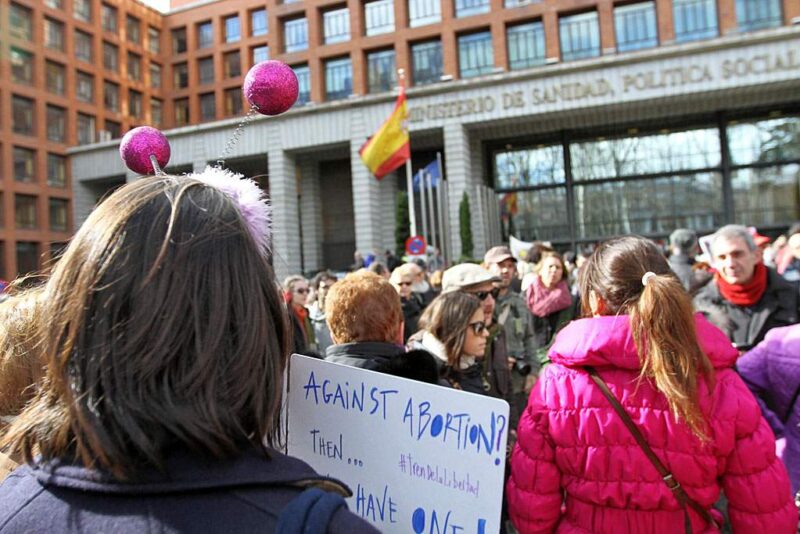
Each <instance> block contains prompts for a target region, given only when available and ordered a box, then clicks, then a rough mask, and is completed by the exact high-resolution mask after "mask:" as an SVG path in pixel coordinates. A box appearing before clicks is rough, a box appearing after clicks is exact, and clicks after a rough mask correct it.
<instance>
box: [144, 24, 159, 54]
mask: <svg viewBox="0 0 800 534" xmlns="http://www.w3.org/2000/svg"><path fill="white" fill-rule="evenodd" d="M147 46H148V50H150V53H151V54H160V53H161V31H160V30H159V29H158V28H153V27H152V26H148V27H147Z"/></svg>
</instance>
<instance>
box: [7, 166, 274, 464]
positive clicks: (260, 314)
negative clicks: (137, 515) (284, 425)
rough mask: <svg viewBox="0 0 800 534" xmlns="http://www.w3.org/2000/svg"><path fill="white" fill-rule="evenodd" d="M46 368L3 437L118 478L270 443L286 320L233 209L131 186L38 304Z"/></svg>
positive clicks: (193, 187)
mask: <svg viewBox="0 0 800 534" xmlns="http://www.w3.org/2000/svg"><path fill="white" fill-rule="evenodd" d="M40 305H41V309H40V310H39V324H38V328H39V332H40V335H41V341H42V351H43V355H44V357H45V360H46V364H47V372H46V376H45V381H44V384H43V386H42V390H41V392H40V393H39V394H38V395H37V397H36V398H35V399H34V400H33V401H32V403H31V404H30V405H29V406H28V408H27V409H26V410H25V411H24V412H23V413H22V414H21V415H20V416H19V417H18V418H17V420H16V421H15V422H14V423H13V424H12V425H11V427H10V429H9V432H8V434H7V436H6V438H5V440H4V443H5V444H6V445H10V446H11V448H12V450H15V451H19V452H21V453H22V454H23V455H24V457H25V458H26V459H27V460H30V459H31V457H32V455H33V454H34V452H36V453H39V454H41V455H42V457H43V458H44V459H45V460H47V459H50V458H77V459H80V460H81V461H82V462H83V463H84V464H85V465H89V466H92V465H98V466H100V467H102V468H103V469H106V470H108V471H110V472H111V473H112V474H114V475H115V476H116V477H118V478H122V479H124V478H135V476H136V473H137V469H138V468H140V467H142V466H148V465H150V466H158V467H160V466H163V465H164V460H165V458H166V457H167V456H168V454H169V453H170V451H171V450H173V449H179V448H183V449H190V450H193V451H194V452H196V453H199V454H204V455H208V456H211V457H214V458H222V457H228V456H234V455H236V454H238V453H240V452H241V451H243V450H245V449H247V448H251V447H263V443H264V442H265V441H266V443H268V444H270V445H271V444H273V443H274V442H275V441H277V440H278V439H280V432H279V425H280V420H279V411H280V402H281V391H282V376H283V370H284V368H285V365H286V358H287V355H288V331H287V322H286V316H285V311H284V306H283V305H282V302H281V299H280V296H279V294H278V290H277V288H276V286H275V282H274V275H273V273H272V269H271V268H270V266H269V264H268V262H267V259H266V257H265V255H264V254H263V253H262V252H261V251H260V250H259V248H258V247H257V245H256V243H255V241H254V240H253V238H252V237H251V236H250V234H249V233H248V230H247V228H246V227H245V223H244V222H243V220H242V217H241V215H240V214H239V211H238V208H237V207H236V206H235V205H234V203H233V202H232V201H231V200H230V199H229V198H228V197H227V196H225V195H224V194H223V193H222V192H220V191H219V190H217V189H215V188H213V187H210V186H207V185H204V184H202V183H201V182H199V181H197V180H193V179H191V178H187V177H171V176H162V177H156V178H145V179H142V180H139V181H137V182H134V183H131V184H128V185H126V186H124V187H123V188H121V189H119V190H118V191H116V192H115V193H114V194H112V195H111V196H110V197H109V198H108V199H106V200H105V201H104V202H103V203H102V204H101V205H100V206H99V207H98V208H97V209H96V210H95V211H94V212H93V213H92V214H91V215H90V216H89V218H88V219H87V221H86V222H85V223H84V224H83V226H82V227H81V228H80V230H78V232H77V234H76V235H75V237H74V238H73V240H72V242H71V243H70V245H69V247H68V248H67V250H66V252H65V254H64V256H63V258H62V259H61V260H60V261H59V262H58V264H57V265H56V267H55V269H54V271H53V274H52V277H51V278H50V280H49V281H48V283H47V285H46V287H45V289H44V294H43V295H42V299H41V302H40Z"/></svg>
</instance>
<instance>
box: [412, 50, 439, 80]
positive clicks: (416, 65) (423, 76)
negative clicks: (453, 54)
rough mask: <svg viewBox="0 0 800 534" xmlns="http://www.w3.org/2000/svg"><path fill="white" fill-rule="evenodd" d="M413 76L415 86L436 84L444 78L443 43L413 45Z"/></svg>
mask: <svg viewBox="0 0 800 534" xmlns="http://www.w3.org/2000/svg"><path fill="white" fill-rule="evenodd" d="M411 76H412V80H413V81H414V85H425V84H428V83H435V82H438V81H439V78H441V77H442V42H441V41H427V42H424V43H417V44H413V45H411Z"/></svg>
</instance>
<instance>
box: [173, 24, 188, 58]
mask: <svg viewBox="0 0 800 534" xmlns="http://www.w3.org/2000/svg"><path fill="white" fill-rule="evenodd" d="M184 52H186V28H178V29H175V30H172V53H173V54H183V53H184Z"/></svg>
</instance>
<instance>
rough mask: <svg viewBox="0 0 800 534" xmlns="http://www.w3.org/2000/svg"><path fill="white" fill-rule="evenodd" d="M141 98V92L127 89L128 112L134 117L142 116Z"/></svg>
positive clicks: (139, 117)
mask: <svg viewBox="0 0 800 534" xmlns="http://www.w3.org/2000/svg"><path fill="white" fill-rule="evenodd" d="M142 102H143V100H142V93H140V92H139V91H134V90H133V89H128V114H129V115H130V116H131V117H133V118H135V119H141V118H143V117H144V113H143V109H142V108H143V107H144V105H143V103H142Z"/></svg>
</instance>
